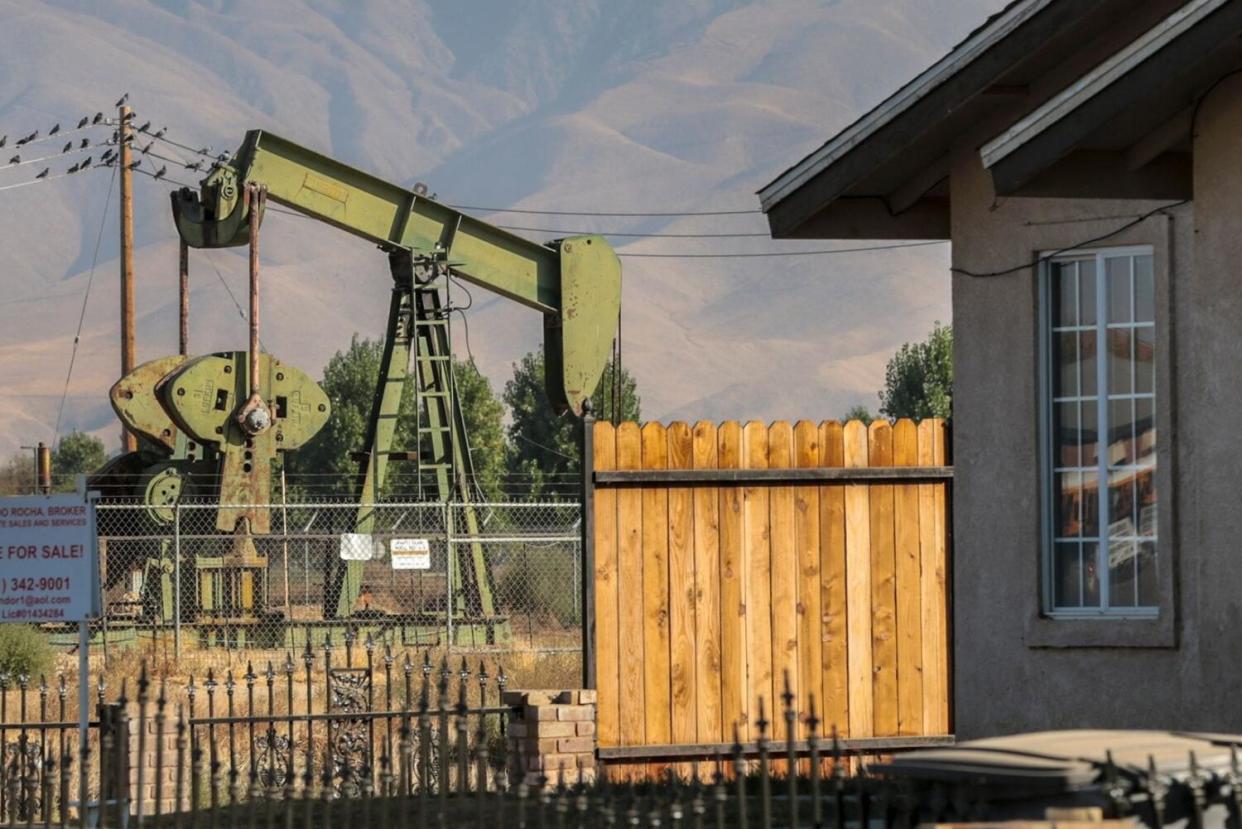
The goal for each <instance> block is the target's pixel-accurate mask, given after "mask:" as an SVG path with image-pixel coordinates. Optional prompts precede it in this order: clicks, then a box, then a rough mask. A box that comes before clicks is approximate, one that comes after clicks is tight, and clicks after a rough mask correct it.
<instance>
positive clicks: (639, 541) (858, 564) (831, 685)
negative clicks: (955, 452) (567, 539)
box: [584, 420, 952, 763]
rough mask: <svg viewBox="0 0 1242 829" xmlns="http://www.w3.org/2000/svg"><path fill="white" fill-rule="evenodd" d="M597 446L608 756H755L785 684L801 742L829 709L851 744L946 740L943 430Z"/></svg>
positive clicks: (875, 427) (596, 532) (631, 433)
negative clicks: (751, 746) (809, 722)
mask: <svg viewBox="0 0 1242 829" xmlns="http://www.w3.org/2000/svg"><path fill="white" fill-rule="evenodd" d="M586 441H587V445H586V446H585V447H584V448H585V449H586V453H585V455H584V456H585V457H587V458H590V459H591V461H592V468H591V469H588V470H587V473H588V474H587V481H588V482H589V483H588V485H587V486H586V491H587V503H586V504H585V507H586V525H587V526H586V527H584V536H585V538H586V539H587V541H588V543H587V545H586V546H587V552H586V555H587V558H588V566H589V567H591V568H592V569H588V570H587V571H586V572H588V573H590V572H592V570H593V572H594V573H595V579H594V590H593V593H592V592H591V591H588V594H587V597H586V601H587V608H586V610H587V614H586V616H585V618H586V619H587V620H589V621H588V624H590V620H593V622H594V631H593V635H592V632H591V631H590V630H588V631H587V637H586V640H587V642H588V644H589V643H593V647H590V646H588V648H587V649H586V659H585V661H586V665H585V672H586V674H587V677H586V678H587V681H588V683H591V682H593V683H594V687H596V688H597V689H598V695H599V715H598V716H599V720H598V735H599V747H600V757H601V759H603V760H605V761H612V762H614V763H623V762H627V761H628V762H641V761H643V760H654V759H656V758H659V759H664V760H673V759H676V758H686V759H690V758H692V757H704V756H710V755H711V753H712V752H714V750H715V748H716V747H717V746H721V745H728V744H731V743H732V742H733V736H734V730H733V729H734V725H735V723H736V725H737V727H738V735H739V738H740V740H741V741H742V742H743V743H747V742H753V741H754V740H755V739H756V738H757V736H758V728H757V726H756V723H757V721H758V700H760V699H761V698H762V699H763V700H764V701H765V708H766V711H767V712H768V714H767V716H768V718H769V719H770V718H771V717H772V712H773V711H774V710H780V705H781V695H782V693H783V692H784V683H785V679H784V678H785V677H788V682H789V687H790V691H791V692H792V693H793V695H794V701H795V702H794V704H795V707H796V709H797V710H798V711H800V712H803V713H802V723H801V725H800V726H799V728H800V729H801V732H800V736H805V731H806V712H807V711H809V710H810V703H811V700H812V698H813V699H814V705H815V709H816V712H817V713H818V715H819V719H820V722H821V723H822V725H821V727H820V733H821V734H823V733H828V732H830V731H831V730H832V729H833V728H835V729H836V730H837V732H838V733H839V734H840V736H841V737H842V738H845V741H846V742H845V744H846V745H847V747H851V748H854V749H860V750H861V749H868V748H871V749H876V750H883V749H886V748H888V749H891V748H897V747H900V746H903V745H904V746H912V745H918V744H926V743H927V742H939V741H943V740H944V739H945V738H946V737H947V735H948V734H949V733H950V731H951V727H950V721H949V716H950V714H949V712H950V704H949V703H950V688H949V648H948V642H949V629H948V626H949V621H948V619H949V617H948V593H947V573H946V569H947V550H948V537H949V521H948V514H949V513H948V509H949V505H948V501H949V499H948V493H947V491H946V490H947V486H948V483H949V481H950V479H951V477H952V469H951V467H948V466H947V465H946V446H945V444H946V428H945V424H944V422H943V421H939V420H924V421H922V422H921V423H918V424H915V423H913V422H911V421H909V420H901V421H898V422H897V423H896V424H890V423H887V422H883V421H877V422H874V423H872V424H871V425H870V426H869V427H868V426H867V425H865V424H863V423H861V422H858V421H852V422H849V423H846V424H841V423H837V422H833V421H829V422H825V423H821V424H818V425H817V424H814V423H810V422H807V421H801V422H798V423H797V424H795V425H793V426H791V425H790V424H789V423H787V422H777V423H773V424H772V425H771V426H768V425H766V424H764V423H760V422H750V423H746V424H744V425H743V424H740V423H737V422H726V423H722V424H720V425H716V424H713V423H710V422H700V423H697V424H695V425H694V426H690V425H688V424H686V423H672V424H669V425H668V426H664V425H662V424H659V423H647V424H645V425H643V426H639V425H638V424H637V423H622V424H620V425H619V426H617V427H613V425H612V424H609V423H595V424H594V426H593V428H591V429H590V430H588V432H587V435H586ZM591 541H593V544H592V543H591ZM591 558H593V562H592V561H590V559H591ZM777 734H778V736H783V734H784V731H783V729H781V730H779V731H778V732H777ZM877 738H886V739H877ZM893 738H897V739H893Z"/></svg>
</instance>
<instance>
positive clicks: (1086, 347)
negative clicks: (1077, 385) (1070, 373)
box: [1078, 330, 1100, 397]
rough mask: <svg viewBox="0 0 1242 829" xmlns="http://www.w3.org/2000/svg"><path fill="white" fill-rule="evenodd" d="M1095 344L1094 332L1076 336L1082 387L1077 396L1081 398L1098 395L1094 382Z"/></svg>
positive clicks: (1096, 385)
mask: <svg viewBox="0 0 1242 829" xmlns="http://www.w3.org/2000/svg"><path fill="white" fill-rule="evenodd" d="M1095 343H1096V333H1095V331H1094V330H1091V331H1083V332H1082V333H1081V334H1079V335H1078V346H1079V351H1078V353H1079V359H1080V360H1081V361H1082V371H1081V372H1079V376H1080V377H1081V383H1082V387H1081V390H1080V391H1079V394H1081V395H1082V396H1083V397H1094V396H1095V395H1097V394H1099V393H1100V392H1099V383H1097V382H1096V371H1097V368H1096V365H1097V364H1096V360H1095Z"/></svg>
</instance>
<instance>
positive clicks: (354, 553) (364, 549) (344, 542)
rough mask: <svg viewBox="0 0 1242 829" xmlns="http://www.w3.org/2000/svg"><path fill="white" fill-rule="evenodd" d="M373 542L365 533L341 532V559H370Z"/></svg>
mask: <svg viewBox="0 0 1242 829" xmlns="http://www.w3.org/2000/svg"><path fill="white" fill-rule="evenodd" d="M374 557H375V543H374V542H373V541H372V540H371V536H370V535H368V534H367V533H341V561H370V560H371V559H373V558H374Z"/></svg>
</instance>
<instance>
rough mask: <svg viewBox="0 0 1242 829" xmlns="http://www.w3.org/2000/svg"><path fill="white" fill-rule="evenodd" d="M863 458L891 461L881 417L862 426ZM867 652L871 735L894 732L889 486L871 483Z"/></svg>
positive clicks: (893, 601)
mask: <svg viewBox="0 0 1242 829" xmlns="http://www.w3.org/2000/svg"><path fill="white" fill-rule="evenodd" d="M867 437H868V462H869V464H870V465H871V466H892V465H893V427H892V426H891V425H890V424H889V423H888V422H887V421H883V420H877V421H873V422H872V423H871V425H870V426H869V427H868V429H867ZM870 506H871V641H872V645H871V653H872V659H873V660H874V662H873V665H872V669H873V673H872V678H873V680H874V685H873V687H874V689H875V734H876V736H880V737H887V736H890V735H894V734H896V733H897V631H896V624H897V590H896V569H897V568H896V557H895V555H894V550H893V487H892V485H891V484H884V485H880V486H873V487H871V505H870Z"/></svg>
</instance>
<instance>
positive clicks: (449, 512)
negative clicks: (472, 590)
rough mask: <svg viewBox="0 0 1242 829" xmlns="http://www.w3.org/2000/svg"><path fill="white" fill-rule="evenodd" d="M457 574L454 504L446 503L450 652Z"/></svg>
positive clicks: (446, 616)
mask: <svg viewBox="0 0 1242 829" xmlns="http://www.w3.org/2000/svg"><path fill="white" fill-rule="evenodd" d="M456 572H457V550H456V549H455V548H454V546H453V503H452V502H451V501H446V502H445V503H444V609H445V613H444V624H445V628H446V630H447V631H448V645H447V648H448V650H452V649H453V575H454V574H455V573H456Z"/></svg>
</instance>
